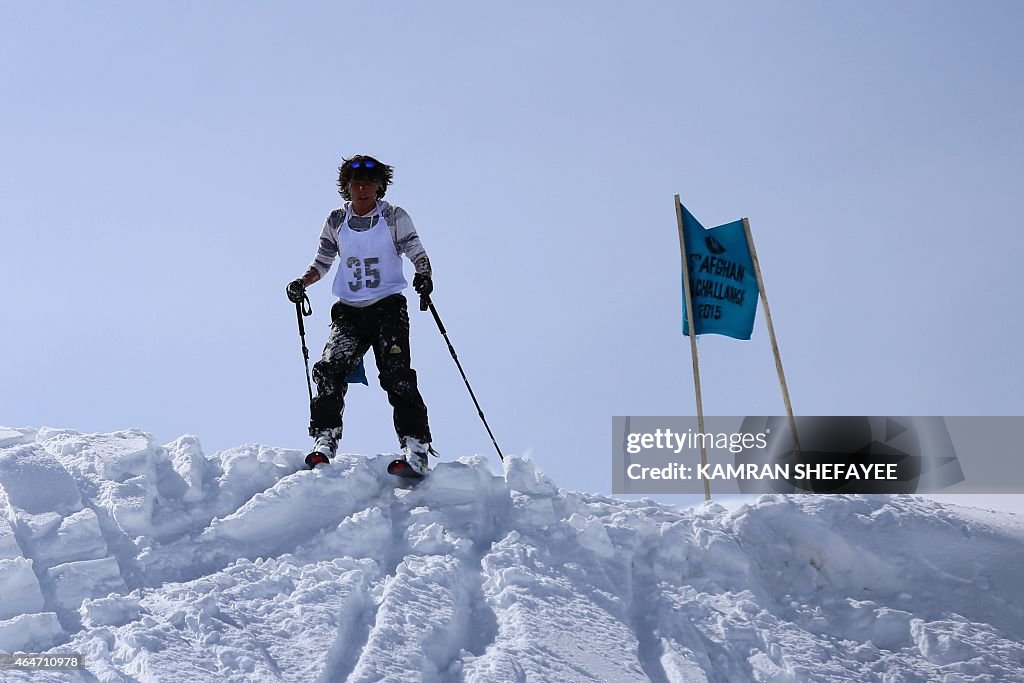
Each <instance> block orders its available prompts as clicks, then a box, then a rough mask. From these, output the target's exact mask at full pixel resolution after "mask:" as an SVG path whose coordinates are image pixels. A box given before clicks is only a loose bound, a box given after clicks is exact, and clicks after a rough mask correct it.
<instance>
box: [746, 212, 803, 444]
mask: <svg viewBox="0 0 1024 683" xmlns="http://www.w3.org/2000/svg"><path fill="white" fill-rule="evenodd" d="M743 232H744V233H746V235H747V247H748V248H749V249H750V260H751V261H753V263H754V277H756V278H757V289H758V291H759V292H761V306H762V307H763V308H764V320H765V322H766V323H768V338H769V339H770V340H771V343H772V353H773V354H775V370H776V372H778V373H779V386H781V387H782V400H783V402H784V403H785V404H786V415H787V416H788V417H789V431H790V433H792V434H793V445H794V446H795V447H796V455H797V458H798V459H799V458H800V439H799V438H798V437H797V433H796V420H795V419H794V418H793V404H792V403H790V401H789V387H787V386H786V373H784V372H783V371H782V355H781V354H780V353H779V342H778V340H777V339H776V338H775V326H774V325H772V311H771V309H770V308H768V294H767V293H765V291H764V278H762V277H761V265H760V263H758V260H757V250H756V249H754V236H753V235H752V234H751V233H750V221H749V220H747V219H746V218H744V219H743Z"/></svg>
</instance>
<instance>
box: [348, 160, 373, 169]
mask: <svg viewBox="0 0 1024 683" xmlns="http://www.w3.org/2000/svg"><path fill="white" fill-rule="evenodd" d="M349 168H377V162H376V161H373V160H371V159H363V160H361V161H353V162H352V163H351V164H349Z"/></svg>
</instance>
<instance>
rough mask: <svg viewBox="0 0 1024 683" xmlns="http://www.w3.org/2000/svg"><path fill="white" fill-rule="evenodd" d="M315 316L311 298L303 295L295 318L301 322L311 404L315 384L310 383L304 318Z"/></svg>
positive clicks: (301, 338) (296, 303)
mask: <svg viewBox="0 0 1024 683" xmlns="http://www.w3.org/2000/svg"><path fill="white" fill-rule="evenodd" d="M304 315H313V306H312V304H310V303H309V297H308V296H306V295H305V294H303V295H302V303H299V302H297V301H296V302H295V317H296V318H297V319H298V321H299V339H300V340H301V341H302V360H303V361H305V363H306V389H308V390H309V402H310V403H312V402H313V383H312V382H310V381H309V349H307V348H306V326H305V325H304V324H303V323H302V316H304Z"/></svg>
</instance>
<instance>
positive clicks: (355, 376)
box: [345, 358, 370, 386]
mask: <svg viewBox="0 0 1024 683" xmlns="http://www.w3.org/2000/svg"><path fill="white" fill-rule="evenodd" d="M345 381H346V382H348V383H349V384H357V383H358V384H365V385H366V386H370V383H369V382H367V381H366V368H365V367H364V366H363V359H362V358H360V359H359V365H357V366H356V367H355V369H354V370H353V371H352V372H350V373H349V374H348V377H346V378H345Z"/></svg>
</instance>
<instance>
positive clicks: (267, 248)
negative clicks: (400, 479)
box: [0, 2, 1024, 492]
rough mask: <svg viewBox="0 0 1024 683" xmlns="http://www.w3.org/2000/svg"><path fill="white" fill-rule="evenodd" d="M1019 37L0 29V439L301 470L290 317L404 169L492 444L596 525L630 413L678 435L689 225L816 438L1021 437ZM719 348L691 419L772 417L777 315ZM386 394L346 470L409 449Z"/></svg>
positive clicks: (521, 17)
mask: <svg viewBox="0 0 1024 683" xmlns="http://www.w3.org/2000/svg"><path fill="white" fill-rule="evenodd" d="M1022 19H1024V8H1022V7H1021V5H1020V4H1019V3H1015V2H988V3H983V4H966V3H955V2H907V3H898V4H896V3H888V2H858V3H817V2H778V3H759V2H722V3H691V2H684V3H677V2H650V3H641V4H639V5H637V4H633V5H627V4H624V3H611V2H600V3H593V2H565V3H540V2H526V3H508V4H498V3H473V4H470V3H451V2H442V3H349V2H331V3H326V2H323V3H314V2H311V3H303V4H302V5H301V6H293V5H286V4H284V3H267V2H261V3H241V2H222V3H171V2H153V3H144V4H139V5H131V4H125V3H88V4H82V3H72V2H54V3H45V4H44V3H33V4H29V3H4V4H2V5H0V88H2V91H3V93H4V102H5V106H4V107H3V108H2V111H0V117H2V125H0V147H2V149H3V159H4V162H5V163H4V164H3V165H2V168H0V235H2V237H0V254H2V257H0V258H2V264H3V265H2V268H0V292H3V301H4V306H3V321H4V325H3V334H0V359H2V361H0V424H7V425H11V426H28V425H31V426H42V425H51V426H60V427H71V428H75V429H80V430H83V431H90V432H91V431H105V430H111V429H121V428H127V427H139V428H141V429H144V430H146V431H149V432H152V433H153V434H154V435H155V436H156V437H157V438H158V439H161V440H165V441H169V440H171V439H173V438H175V437H176V436H178V435H180V434H183V433H194V434H197V435H198V436H199V437H200V438H201V440H202V442H203V444H204V447H205V449H206V451H207V452H211V453H212V452H214V451H216V450H220V449H223V448H228V447H231V446H234V445H239V444H242V443H250V442H260V443H267V444H271V445H277V446H285V447H294V448H305V447H306V446H307V444H308V438H307V437H306V435H305V427H306V420H307V418H308V406H307V404H306V388H305V380H304V379H303V376H302V375H303V372H304V371H303V367H302V360H301V355H300V351H299V343H298V336H297V331H296V327H295V316H294V309H293V308H292V306H291V304H290V303H289V302H288V301H287V300H286V299H285V297H284V285H285V284H286V283H287V282H288V281H289V280H291V279H292V278H294V277H297V276H298V275H300V274H301V273H302V272H303V271H304V269H305V267H306V266H307V265H308V264H309V262H310V261H311V260H312V256H313V253H314V250H315V248H316V239H317V235H318V233H319V230H320V228H321V226H322V223H323V220H324V217H325V216H326V215H327V214H328V213H329V212H330V210H331V209H332V208H334V207H336V206H338V205H340V202H341V200H340V198H339V197H338V195H337V190H336V186H335V178H336V173H337V166H338V164H339V163H340V161H341V158H342V156H351V155H352V154H357V153H363V154H372V155H374V156H377V157H378V158H380V159H382V160H384V161H386V162H387V163H390V164H392V165H394V166H395V167H396V182H395V184H394V186H393V187H392V188H391V189H390V190H389V192H388V197H387V198H388V199H389V200H390V201H392V202H393V203H397V204H399V205H401V206H403V207H404V208H406V209H407V210H408V211H409V213H410V214H411V215H412V217H413V220H414V221H415V223H416V225H417V228H418V230H419V232H420V234H421V237H422V239H423V242H424V244H425V246H426V248H427V250H428V252H429V254H430V257H431V260H432V262H433V265H434V269H435V284H436V289H435V296H434V300H435V302H436V304H437V307H438V310H439V312H440V314H441V316H442V318H443V319H444V321H445V324H446V326H447V327H448V331H449V333H450V336H451V338H452V341H453V342H454V344H455V347H456V350H457V351H458V353H459V357H460V360H462V362H463V364H464V366H465V368H466V370H467V372H468V374H469V377H470V380H471V381H472V382H473V385H474V388H475V390H476V392H477V395H478V396H479V398H480V401H481V403H482V405H483V408H484V410H485V412H486V414H487V416H488V419H489V421H490V422H491V425H492V427H493V428H494V431H495V434H496V436H497V437H498V439H499V443H500V444H501V445H502V447H503V449H504V450H505V451H506V452H509V453H529V454H530V455H531V456H532V457H533V458H534V459H535V460H536V461H537V462H538V464H539V466H540V467H541V469H542V470H544V471H546V472H548V473H549V474H550V475H552V477H553V478H554V479H555V480H556V481H557V482H558V483H559V484H560V485H561V486H564V487H566V488H571V489H577V490H591V491H597V492H606V491H609V490H610V486H611V477H610V472H609V460H610V458H609V453H610V443H609V440H610V433H611V420H610V418H611V416H612V415H623V414H633V415H662V414H664V415H676V414H682V415H687V414H693V412H694V397H693V389H692V379H691V373H690V358H689V350H688V343H687V340H686V338H684V337H683V336H682V335H681V334H680V331H679V327H680V314H679V308H680V305H681V304H680V301H681V294H680V292H679V268H680V266H679V251H678V238H677V236H676V229H675V214H674V211H673V208H672V204H671V202H672V196H673V195H674V194H676V193H678V194H680V195H681V196H682V198H683V201H684V203H686V205H687V207H688V208H689V209H690V210H691V211H692V212H693V213H694V214H695V215H696V216H697V218H698V219H700V220H701V221H702V222H703V223H704V225H706V226H712V225H718V224H721V223H725V222H728V221H731V220H735V219H736V218H739V217H741V216H748V217H749V218H750V223H751V227H752V230H753V234H754V239H755V241H756V244H757V250H758V255H759V257H760V260H761V263H762V266H763V268H764V276H765V284H766V288H767V293H768V296H769V300H770V302H771V304H772V313H773V317H774V320H775V326H776V332H777V333H778V336H779V340H780V344H781V348H782V357H783V362H784V364H785V368H786V372H787V378H788V380H789V385H790V390H791V393H792V398H793V404H794V408H795V409H796V411H797V412H799V413H802V414H809V415H810V414H825V415H827V414H869V415H877V414H904V415H905V414H917V415H926V414H938V415H958V414H962V415H986V414H993V415H1003V414H1022V413H1024V392H1022V391H1021V387H1022V386H1024V371H1022V370H1021V369H1020V368H1021V365H1020V364H1019V363H1017V362H1016V358H1015V356H1016V355H1017V354H1016V353H1015V347H1016V346H1017V344H1016V342H1017V340H1018V339H1020V337H1021V334H1022V332H1024V323H1022V322H1021V316H1020V315H1019V311H1020V305H1019V303H1018V291H1017V289H1018V285H1017V278H1016V276H1015V270H1016V268H1015V267H1016V265H1017V263H1018V262H1019V261H1020V258H1021V256H1022V255H1024V248H1022V247H1024V240H1022V238H1021V237H1020V235H1019V232H1018V228H1017V226H1016V224H1015V223H1016V220H1017V219H1016V214H1017V213H1018V211H1017V207H1016V202H1014V200H1013V199H1012V197H1013V196H1017V195H1018V194H1019V188H1020V187H1022V186H1024V128H1022V127H1021V125H1020V121H1022V120H1024V111H1022V109H1024V106H1022V97H1024V68H1022V67H1024V46H1022V45H1021V43H1020V41H1019V36H1018V33H1019V27H1020V26H1021V25H1022V21H1021V20H1022ZM410 272H411V269H410ZM329 290H330V288H329V287H328V286H327V284H326V283H321V284H320V285H319V286H316V287H314V288H313V289H312V290H311V294H312V298H313V305H314V308H315V317H314V318H312V319H311V320H309V321H308V322H307V329H308V337H309V339H308V341H309V345H310V348H311V352H312V355H313V356H314V359H315V358H316V356H317V355H318V354H319V351H320V349H321V347H322V344H323V341H324V339H325V338H326V334H327V324H328V319H327V312H328V309H329V307H330V303H331V294H330V291H329ZM412 324H413V361H414V366H415V367H416V368H417V370H418V372H419V375H420V383H421V389H422V392H423V394H424V398H425V400H426V402H427V404H428V407H429V409H430V414H431V422H432V428H433V432H434V437H435V445H436V446H437V448H438V449H439V450H440V451H441V452H442V453H443V454H444V455H445V456H446V457H448V458H452V457H457V456H460V455H466V454H471V453H484V454H491V455H492V457H495V456H493V452H492V449H491V445H490V442H489V440H488V438H487V435H486V433H485V432H484V429H483V427H482V426H481V425H480V424H479V420H478V418H477V416H476V411H475V409H474V408H473V406H472V403H471V402H470V400H469V397H468V395H467V394H466V391H465V387H464V386H463V384H462V380H461V379H460V378H459V376H458V373H457V371H456V369H455V367H454V364H453V363H452V360H451V358H450V357H449V355H448V351H447V347H446V346H445V345H444V342H443V340H442V339H441V337H440V335H439V334H438V332H437V329H436V328H435V327H434V324H433V322H432V320H431V319H430V317H429V315H428V314H419V313H418V312H414V313H413V323H412ZM699 347H700V357H701V369H702V381H703V388H704V406H705V410H706V412H707V413H708V414H717V415H758V414H779V413H781V412H782V410H783V406H782V400H781V396H780V393H779V389H778V384H777V381H776V378H775V370H774V364H773V361H772V356H771V351H770V348H769V344H768V340H767V334H766V331H765V328H764V321H763V319H762V317H761V315H760V313H759V314H758V321H757V323H756V325H755V329H754V337H753V339H752V340H751V341H749V342H739V341H734V340H730V339H726V338H721V337H706V338H702V339H701V340H700V342H699ZM369 372H370V374H371V386H370V388H369V389H367V388H365V387H361V386H360V387H356V388H353V389H352V391H351V392H350V394H349V399H350V400H349V407H348V411H347V422H346V438H345V441H344V443H343V445H342V448H343V449H344V450H347V451H352V452H361V453H377V452H385V451H389V450H394V449H395V448H396V447H397V444H396V441H395V438H394V436H393V432H392V429H391V417H390V407H389V406H388V404H387V400H386V397H385V395H384V393H383V392H382V391H381V390H380V389H379V387H377V386H376V385H375V382H374V381H373V379H372V378H373V376H374V375H375V370H374V369H373V368H372V365H371V367H370V368H369ZM495 459H496V458H495Z"/></svg>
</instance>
